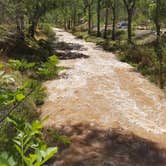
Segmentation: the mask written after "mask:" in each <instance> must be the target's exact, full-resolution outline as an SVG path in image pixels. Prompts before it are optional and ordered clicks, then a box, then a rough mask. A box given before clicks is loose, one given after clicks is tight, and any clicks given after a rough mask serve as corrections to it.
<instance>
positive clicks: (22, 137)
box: [0, 117, 58, 166]
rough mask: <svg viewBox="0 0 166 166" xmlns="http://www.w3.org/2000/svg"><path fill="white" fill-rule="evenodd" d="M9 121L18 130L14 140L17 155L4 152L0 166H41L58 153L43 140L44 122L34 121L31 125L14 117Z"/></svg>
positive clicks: (56, 149) (55, 148) (0, 159)
mask: <svg viewBox="0 0 166 166" xmlns="http://www.w3.org/2000/svg"><path fill="white" fill-rule="evenodd" d="M8 121H9V122H10V123H11V124H13V125H14V126H15V129H16V136H15V137H14V138H13V139H12V141H13V148H14V149H15V153H13V152H11V154H10V152H2V153H1V155H0V164H4V166H15V165H21V166H41V165H43V164H44V163H45V162H47V161H48V160H49V159H50V158H51V157H53V156H54V155H55V154H56V153H57V151H58V148H57V147H47V145H46V143H45V142H44V141H43V140H42V138H41V136H42V124H43V122H44V121H34V122H32V124H30V123H28V122H24V121H22V119H21V120H20V119H17V118H13V117H12V118H8ZM15 163H16V164H15Z"/></svg>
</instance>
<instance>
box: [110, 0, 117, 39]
mask: <svg viewBox="0 0 166 166" xmlns="http://www.w3.org/2000/svg"><path fill="white" fill-rule="evenodd" d="M116 4H117V0H111V1H110V6H111V9H112V40H115V26H116V7H117V5H116Z"/></svg>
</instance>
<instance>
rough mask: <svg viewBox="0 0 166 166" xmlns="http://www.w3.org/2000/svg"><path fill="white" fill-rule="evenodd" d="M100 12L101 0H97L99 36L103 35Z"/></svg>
mask: <svg viewBox="0 0 166 166" xmlns="http://www.w3.org/2000/svg"><path fill="white" fill-rule="evenodd" d="M100 12H101V0H98V1H97V37H100V36H101V33H100Z"/></svg>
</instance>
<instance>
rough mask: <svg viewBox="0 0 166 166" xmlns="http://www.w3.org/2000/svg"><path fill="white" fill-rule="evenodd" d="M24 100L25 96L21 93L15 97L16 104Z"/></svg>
mask: <svg viewBox="0 0 166 166" xmlns="http://www.w3.org/2000/svg"><path fill="white" fill-rule="evenodd" d="M24 98H25V96H24V95H23V94H22V93H19V94H17V95H16V100H17V101H18V102H20V101H22V100H23V99H24Z"/></svg>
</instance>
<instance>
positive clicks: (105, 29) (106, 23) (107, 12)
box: [104, 7, 109, 39]
mask: <svg viewBox="0 0 166 166" xmlns="http://www.w3.org/2000/svg"><path fill="white" fill-rule="evenodd" d="M108 16H109V8H108V7H106V13H105V28H104V38H105V39H106V38H107V31H108Z"/></svg>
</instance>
